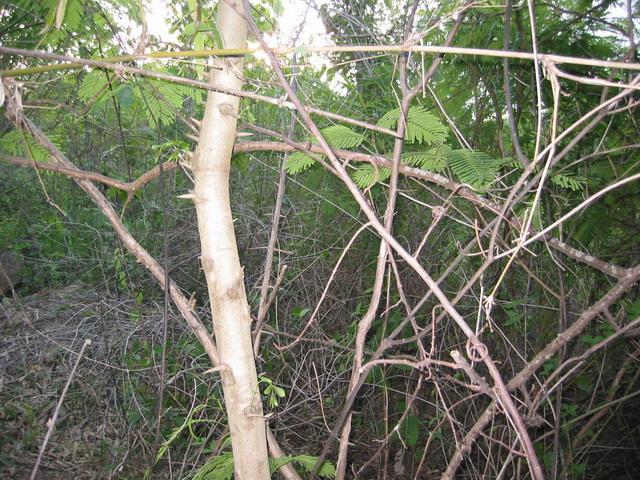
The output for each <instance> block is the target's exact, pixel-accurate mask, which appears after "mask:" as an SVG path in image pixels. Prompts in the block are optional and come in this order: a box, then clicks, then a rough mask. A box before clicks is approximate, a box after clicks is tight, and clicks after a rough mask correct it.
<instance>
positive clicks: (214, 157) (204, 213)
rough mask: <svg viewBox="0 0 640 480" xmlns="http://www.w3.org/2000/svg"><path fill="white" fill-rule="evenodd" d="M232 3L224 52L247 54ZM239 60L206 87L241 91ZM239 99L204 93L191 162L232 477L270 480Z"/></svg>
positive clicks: (222, 62) (223, 64)
mask: <svg viewBox="0 0 640 480" xmlns="http://www.w3.org/2000/svg"><path fill="white" fill-rule="evenodd" d="M238 11H242V9H241V6H240V5H236V4H234V2H232V1H228V2H220V4H219V5H218V18H217V23H218V29H219V31H220V34H221V36H222V39H223V42H224V46H225V48H245V47H246V42H247V27H246V23H245V20H244V18H243V17H242V16H241V15H239V14H238ZM242 67H243V60H242V57H237V58H226V59H219V60H217V61H216V63H215V64H214V65H213V68H212V69H211V77H210V83H211V84H212V85H215V86H219V87H223V88H232V89H237V90H240V89H242V84H243V81H242V79H241V73H242ZM239 104H240V99H239V98H238V97H233V96H229V95H226V94H223V93H219V92H213V91H210V92H209V95H208V97H207V105H206V109H205V113H204V118H203V120H202V128H201V130H200V137H199V143H198V147H197V149H196V152H195V154H194V156H193V165H192V167H193V173H194V179H195V187H194V196H193V198H194V203H195V206H196V212H197V216H198V230H199V232H200V242H201V247H202V267H203V269H204V273H205V276H206V279H207V285H208V289H209V298H210V302H211V313H212V316H213V328H214V333H215V338H216V343H217V345H218V350H219V354H220V362H221V366H222V369H221V370H220V374H221V376H222V381H223V390H224V397H225V405H226V410H227V416H228V421H229V429H230V431H231V441H232V448H233V458H234V469H235V478H236V479H240V480H254V479H257V480H260V479H268V478H269V466H268V453H267V441H266V432H265V420H264V416H263V413H262V403H261V400H260V391H259V388H258V379H257V375H256V367H255V362H254V357H253V349H252V343H251V316H250V313H249V305H248V303H247V296H246V292H245V287H244V274H243V270H242V267H241V266H240V259H239V257H238V248H237V245H236V238H235V233H234V229H233V218H232V214H231V205H230V199H229V170H230V162H231V155H232V152H233V145H234V143H235V139H236V133H237V131H236V128H237V127H236V123H237V114H238V107H239Z"/></svg>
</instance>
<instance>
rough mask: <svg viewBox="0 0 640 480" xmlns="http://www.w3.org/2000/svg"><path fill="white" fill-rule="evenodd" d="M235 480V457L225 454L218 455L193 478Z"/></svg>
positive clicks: (229, 453)
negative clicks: (233, 479)
mask: <svg viewBox="0 0 640 480" xmlns="http://www.w3.org/2000/svg"><path fill="white" fill-rule="evenodd" d="M232 478H233V455H232V454H231V452H224V453H221V454H220V455H216V456H215V457H213V458H212V459H211V460H209V461H208V462H207V463H205V464H204V465H203V466H202V467H200V468H199V469H198V471H197V472H196V473H195V475H194V476H193V480H231V479H232Z"/></svg>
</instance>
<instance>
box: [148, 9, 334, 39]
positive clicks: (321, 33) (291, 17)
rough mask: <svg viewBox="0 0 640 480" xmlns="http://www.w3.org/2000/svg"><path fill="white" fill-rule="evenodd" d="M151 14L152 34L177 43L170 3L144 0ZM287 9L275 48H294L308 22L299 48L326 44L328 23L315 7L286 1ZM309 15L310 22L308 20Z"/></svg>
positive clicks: (282, 17) (149, 18) (149, 24)
mask: <svg viewBox="0 0 640 480" xmlns="http://www.w3.org/2000/svg"><path fill="white" fill-rule="evenodd" d="M323 3H325V2H324V1H323V0H320V1H316V2H315V4H316V5H318V6H320V5H322V4H323ZM144 4H145V7H146V8H145V9H146V12H147V25H148V28H149V32H150V33H151V34H153V35H156V36H157V37H158V38H160V40H161V41H162V42H171V41H175V39H176V36H175V34H172V33H170V32H169V28H170V27H169V25H168V24H167V21H166V20H167V18H169V9H168V7H167V0H144ZM282 5H283V7H284V8H283V9H284V13H283V15H282V16H281V17H280V19H279V22H278V23H279V28H278V32H277V33H278V34H277V35H270V36H268V37H267V41H268V42H269V44H270V45H271V46H276V45H278V46H289V45H291V41H292V37H293V36H294V33H295V31H294V29H293V28H290V27H295V28H296V29H297V27H298V26H299V25H301V24H302V22H303V20H304V27H303V31H302V33H301V34H300V36H299V39H298V41H297V42H296V43H297V44H298V45H326V44H327V41H328V40H327V36H326V32H325V29H324V24H323V23H322V21H321V20H320V18H319V17H318V15H317V12H316V10H315V9H314V8H307V4H306V2H304V1H302V0H282ZM305 15H306V19H305Z"/></svg>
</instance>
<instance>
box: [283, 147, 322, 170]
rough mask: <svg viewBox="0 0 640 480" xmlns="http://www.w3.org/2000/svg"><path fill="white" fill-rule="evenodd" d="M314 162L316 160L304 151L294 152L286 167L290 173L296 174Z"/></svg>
mask: <svg viewBox="0 0 640 480" xmlns="http://www.w3.org/2000/svg"><path fill="white" fill-rule="evenodd" d="M314 163H316V161H315V160H314V159H313V158H311V157H310V156H309V155H305V154H304V153H302V152H293V153H292V154H291V155H289V157H288V158H287V162H286V163H285V166H284V168H285V170H286V171H287V173H288V174H289V175H295V174H296V173H300V172H304V171H305V170H307V169H308V168H310V167H311V166H312V165H313V164H314Z"/></svg>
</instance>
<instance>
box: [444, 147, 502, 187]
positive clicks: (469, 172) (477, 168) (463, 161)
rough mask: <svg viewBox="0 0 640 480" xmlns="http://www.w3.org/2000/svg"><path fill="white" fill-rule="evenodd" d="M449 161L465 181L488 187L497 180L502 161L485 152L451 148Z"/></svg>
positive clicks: (475, 185) (462, 180)
mask: <svg viewBox="0 0 640 480" xmlns="http://www.w3.org/2000/svg"><path fill="white" fill-rule="evenodd" d="M447 163H448V164H449V166H450V167H451V170H452V171H453V173H455V174H456V175H457V177H458V178H459V179H460V181H461V182H463V183H468V184H469V185H471V186H473V187H479V188H482V187H486V186H488V185H489V184H490V183H491V182H492V181H494V180H495V178H496V176H497V173H498V168H499V167H500V162H499V161H498V160H496V159H494V158H491V157H490V156H489V155H487V154H486V153H484V152H475V151H473V150H451V151H450V152H448V153H447Z"/></svg>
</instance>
